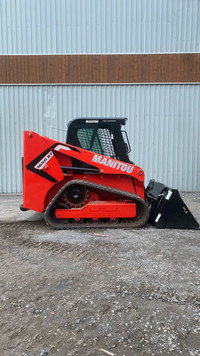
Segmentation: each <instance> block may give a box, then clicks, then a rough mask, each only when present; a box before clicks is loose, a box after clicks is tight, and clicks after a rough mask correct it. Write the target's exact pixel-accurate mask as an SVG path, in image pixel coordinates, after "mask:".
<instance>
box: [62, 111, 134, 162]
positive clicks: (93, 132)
mask: <svg viewBox="0 0 200 356" xmlns="http://www.w3.org/2000/svg"><path fill="white" fill-rule="evenodd" d="M126 121H127V118H96V117H95V118H78V119H75V120H72V121H70V123H69V124H68V130H67V138H66V143H67V144H70V145H73V146H76V147H80V148H83V149H85V150H88V151H91V152H94V153H98V154H101V155H104V156H108V157H111V158H114V159H117V160H119V161H122V162H127V163H131V162H130V160H129V156H128V154H129V152H130V144H129V141H128V137H127V134H126V131H124V130H121V126H124V125H125V123H126Z"/></svg>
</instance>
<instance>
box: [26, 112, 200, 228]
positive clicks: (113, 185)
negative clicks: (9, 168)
mask: <svg viewBox="0 0 200 356" xmlns="http://www.w3.org/2000/svg"><path fill="white" fill-rule="evenodd" d="M126 120H127V119H125V118H81V119H75V120H73V121H71V122H70V123H69V125H68V131H67V139H66V143H62V142H58V141H55V140H52V139H50V138H47V137H44V136H40V135H38V134H37V133H35V132H31V131H25V132H24V156H23V205H21V207H20V208H21V210H23V211H24V210H28V209H31V210H35V211H37V212H44V219H45V221H46V223H47V224H48V225H49V226H51V227H52V228H55V229H66V228H77V227H78V228H81V227H101V226H103V227H124V226H125V227H126V226H128V227H140V226H143V225H145V223H146V222H147V221H148V219H150V221H151V222H152V223H153V224H154V225H155V226H157V227H160V228H193V229H194V228H198V227H199V225H198V223H197V221H196V220H195V219H194V217H193V216H192V214H191V213H190V211H189V210H188V208H187V207H186V205H185V204H184V203H183V201H182V200H181V198H180V196H179V194H178V191H177V190H173V189H169V188H167V187H166V186H164V185H163V184H160V183H157V182H155V181H150V183H149V185H148V187H147V189H146V190H145V188H144V172H143V170H142V169H141V168H140V167H138V166H137V165H135V164H133V162H131V161H130V159H129V155H128V154H129V152H130V145H129V141H128V138H127V135H126V132H125V131H124V130H122V129H121V128H122V126H123V125H125V122H126Z"/></svg>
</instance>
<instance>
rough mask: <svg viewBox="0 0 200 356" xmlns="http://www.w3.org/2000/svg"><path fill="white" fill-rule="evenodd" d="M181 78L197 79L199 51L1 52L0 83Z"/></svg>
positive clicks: (174, 80)
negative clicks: (131, 52)
mask: <svg viewBox="0 0 200 356" xmlns="http://www.w3.org/2000/svg"><path fill="white" fill-rule="evenodd" d="M182 82H185V83H186V82H190V83H195V82H200V53H186V54H185V53H183V54H182V53H177V54H121V55H112V54H111V55H106V54H105V55H1V56H0V84H50V83H52V84H54V83H63V84H64V83H66V84H75V83H81V84H83V83H88V84H89V83H91V84H96V83H102V84H103V83H105V84H106V83H182Z"/></svg>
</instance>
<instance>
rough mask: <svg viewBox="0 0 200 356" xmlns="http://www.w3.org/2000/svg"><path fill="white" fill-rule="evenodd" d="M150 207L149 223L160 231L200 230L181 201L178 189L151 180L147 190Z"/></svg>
mask: <svg viewBox="0 0 200 356" xmlns="http://www.w3.org/2000/svg"><path fill="white" fill-rule="evenodd" d="M146 200H147V203H148V204H149V205H150V214H149V221H150V222H151V223H152V224H153V225H154V226H155V227H157V228H159V229H199V224H198V222H197V221H196V219H195V218H194V216H193V215H192V214H191V212H190V210H189V209H188V207H187V206H186V205H185V203H184V202H183V200H182V199H181V197H180V195H179V192H178V190H177V189H170V188H168V187H166V186H165V185H164V184H161V183H158V182H156V181H154V180H150V182H149V184H148V186H147V188H146Z"/></svg>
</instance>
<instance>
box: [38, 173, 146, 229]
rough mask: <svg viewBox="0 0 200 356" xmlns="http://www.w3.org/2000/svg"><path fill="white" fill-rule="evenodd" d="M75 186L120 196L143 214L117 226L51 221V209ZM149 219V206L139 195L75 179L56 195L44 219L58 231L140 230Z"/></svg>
mask: <svg viewBox="0 0 200 356" xmlns="http://www.w3.org/2000/svg"><path fill="white" fill-rule="evenodd" d="M73 184H79V185H86V186H87V187H88V188H93V189H98V190H103V191H106V192H109V193H112V194H116V195H120V196H121V197H123V198H125V199H131V200H132V201H133V203H136V206H138V205H139V206H140V207H141V211H142V213H141V214H140V215H139V216H138V217H136V218H135V219H134V220H133V221H131V222H128V223H127V222H118V223H116V224H112V223H107V222H105V223H104V222H102V223H100V224H98V223H93V222H92V223H91V222H89V223H88V222H83V223H78V222H72V223H71V222H68V223H66V224H64V223H63V224H62V223H58V224H57V223H56V222H54V221H52V220H51V217H50V212H51V209H52V208H53V206H54V205H55V204H56V202H57V200H58V199H59V198H60V197H61V196H62V194H63V193H64V191H65V189H66V188H67V187H69V186H70V185H73ZM148 217H149V208H148V205H147V204H146V202H145V201H144V200H143V199H142V198H140V197H139V196H138V195H137V194H133V193H129V192H126V191H123V190H120V189H116V188H111V187H107V186H105V185H101V184H95V183H91V182H88V181H84V180H79V179H75V180H72V181H70V182H68V183H66V184H65V185H64V186H63V187H62V189H61V190H60V191H59V192H58V193H57V194H56V196H55V197H54V198H53V199H52V201H51V202H50V203H49V205H48V207H47V208H46V211H45V213H44V219H45V221H46V223H47V225H48V226H50V227H51V228H53V229H56V230H63V229H82V228H120V227H123V228H124V227H128V228H138V227H141V226H143V225H144V224H145V223H146V222H147V220H148ZM86 221H87V220H86Z"/></svg>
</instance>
